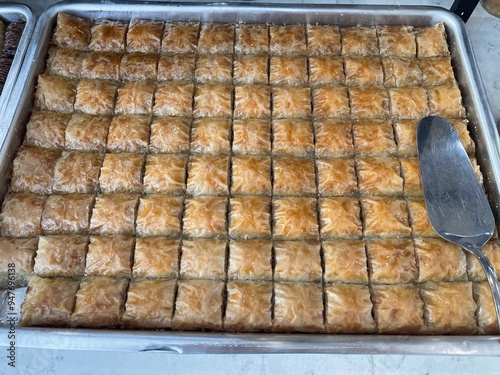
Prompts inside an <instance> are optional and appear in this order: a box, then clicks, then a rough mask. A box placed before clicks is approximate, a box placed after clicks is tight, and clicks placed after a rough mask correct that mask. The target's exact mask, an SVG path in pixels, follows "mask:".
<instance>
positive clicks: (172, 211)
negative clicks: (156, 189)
mask: <svg viewBox="0 0 500 375" xmlns="http://www.w3.org/2000/svg"><path fill="white" fill-rule="evenodd" d="M182 201H183V199H182V198H181V197H174V196H169V195H161V194H152V195H146V196H144V197H142V198H141V199H140V201H139V208H138V210H137V219H136V224H137V228H136V230H137V235H138V236H178V235H180V233H181V215H182Z"/></svg>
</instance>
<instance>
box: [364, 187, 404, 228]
mask: <svg viewBox="0 0 500 375" xmlns="http://www.w3.org/2000/svg"><path fill="white" fill-rule="evenodd" d="M361 212H362V215H363V220H364V235H365V236H368V237H370V236H389V237H393V236H408V235H409V234H410V233H411V228H410V225H409V223H408V212H407V208H406V202H405V201H404V200H402V199H397V198H375V197H374V198H362V199H361Z"/></svg>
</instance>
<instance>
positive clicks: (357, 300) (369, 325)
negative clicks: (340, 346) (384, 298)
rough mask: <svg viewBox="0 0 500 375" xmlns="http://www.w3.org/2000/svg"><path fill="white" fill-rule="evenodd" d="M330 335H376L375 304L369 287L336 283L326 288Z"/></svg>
mask: <svg viewBox="0 0 500 375" xmlns="http://www.w3.org/2000/svg"><path fill="white" fill-rule="evenodd" d="M325 304H326V309H325V310H326V314H325V316H326V324H325V325H326V331H327V332H328V333H374V332H376V331H377V325H376V323H375V321H374V320H373V317H372V310H373V304H372V302H371V300H370V290H369V289H368V286H367V285H356V284H342V283H335V284H332V285H328V286H326V287H325Z"/></svg>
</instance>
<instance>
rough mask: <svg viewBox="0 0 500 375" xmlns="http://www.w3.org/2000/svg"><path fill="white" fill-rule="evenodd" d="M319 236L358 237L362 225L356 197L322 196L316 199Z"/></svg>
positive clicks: (326, 237) (324, 237) (323, 237)
mask: <svg viewBox="0 0 500 375" xmlns="http://www.w3.org/2000/svg"><path fill="white" fill-rule="evenodd" d="M318 209H319V216H320V224H321V225H320V226H321V238H322V239H328V238H336V237H340V238H343V237H347V238H358V237H360V236H361V231H362V226H361V218H360V207H359V201H358V199H357V198H346V197H339V198H322V199H320V200H319V201H318Z"/></svg>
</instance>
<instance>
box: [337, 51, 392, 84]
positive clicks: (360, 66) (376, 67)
mask: <svg viewBox="0 0 500 375" xmlns="http://www.w3.org/2000/svg"><path fill="white" fill-rule="evenodd" d="M344 67H345V68H344V69H345V83H346V85H348V86H381V85H382V83H383V82H384V72H383V70H382V63H381V62H380V58H378V57H346V58H345V59H344Z"/></svg>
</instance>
